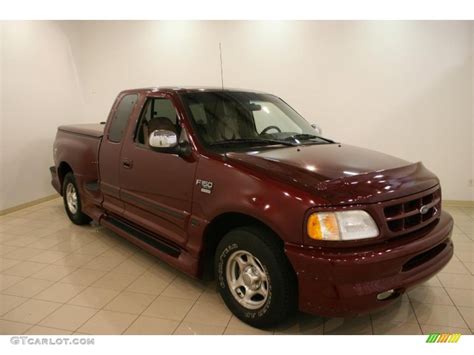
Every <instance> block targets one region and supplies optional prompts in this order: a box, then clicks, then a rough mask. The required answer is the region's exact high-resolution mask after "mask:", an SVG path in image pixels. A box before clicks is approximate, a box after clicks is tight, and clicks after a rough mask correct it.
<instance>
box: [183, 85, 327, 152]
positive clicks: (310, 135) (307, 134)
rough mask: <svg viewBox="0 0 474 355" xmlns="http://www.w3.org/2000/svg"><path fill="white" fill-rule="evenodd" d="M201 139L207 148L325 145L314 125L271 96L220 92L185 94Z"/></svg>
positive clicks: (187, 105)
mask: <svg viewBox="0 0 474 355" xmlns="http://www.w3.org/2000/svg"><path fill="white" fill-rule="evenodd" d="M181 97H182V100H183V103H184V105H185V107H186V109H187V111H188V114H189V115H190V116H191V120H192V123H193V126H194V127H195V129H196V131H197V134H198V136H199V139H200V140H201V142H202V143H203V144H204V145H205V146H207V147H216V146H220V147H224V146H228V145H233V146H235V145H236V144H240V145H247V146H255V145H269V144H285V145H299V144H322V143H329V142H332V141H330V140H327V139H324V138H321V137H318V136H316V132H315V131H314V129H313V128H312V127H311V125H310V124H309V123H308V122H307V121H306V120H305V119H304V118H303V117H301V116H300V115H299V114H298V113H297V112H296V111H295V110H293V109H292V108H291V107H290V106H288V105H287V104H286V103H285V102H284V101H282V100H281V99H279V98H277V97H275V96H273V95H268V94H258V93H247V92H233V91H216V92H190V93H183V94H181Z"/></svg>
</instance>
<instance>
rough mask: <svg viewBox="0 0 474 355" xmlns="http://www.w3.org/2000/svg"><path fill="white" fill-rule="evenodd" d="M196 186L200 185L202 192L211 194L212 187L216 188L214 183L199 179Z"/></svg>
mask: <svg viewBox="0 0 474 355" xmlns="http://www.w3.org/2000/svg"><path fill="white" fill-rule="evenodd" d="M196 185H199V186H200V187H201V192H204V193H206V194H210V193H211V192H212V187H213V186H214V183H213V182H212V181H206V180H201V179H197V180H196Z"/></svg>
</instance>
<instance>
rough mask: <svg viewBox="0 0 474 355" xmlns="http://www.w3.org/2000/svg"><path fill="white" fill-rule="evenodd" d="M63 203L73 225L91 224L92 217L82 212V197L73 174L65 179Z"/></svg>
mask: <svg viewBox="0 0 474 355" xmlns="http://www.w3.org/2000/svg"><path fill="white" fill-rule="evenodd" d="M63 201H64V208H65V210H66V213H67V215H68V217H69V219H70V220H71V221H72V223H74V224H77V225H83V224H88V223H90V221H91V219H90V217H89V216H87V215H85V214H84V213H83V212H82V204H81V196H80V195H79V190H78V189H77V184H76V179H75V178H74V174H73V173H67V174H66V176H65V177H64V181H63Z"/></svg>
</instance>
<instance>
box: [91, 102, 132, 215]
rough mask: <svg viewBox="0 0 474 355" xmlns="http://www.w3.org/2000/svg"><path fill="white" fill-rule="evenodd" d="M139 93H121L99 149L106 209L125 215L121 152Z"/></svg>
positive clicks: (101, 184)
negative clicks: (121, 188) (122, 194)
mask: <svg viewBox="0 0 474 355" xmlns="http://www.w3.org/2000/svg"><path fill="white" fill-rule="evenodd" d="M137 101H138V95H137V94H126V93H125V94H121V95H120V96H119V97H118V98H117V100H116V102H115V104H114V106H113V107H112V110H111V112H110V115H109V119H108V120H107V125H106V127H105V134H104V137H103V138H102V143H101V145H100V151H99V172H100V189H101V191H102V193H103V195H104V201H103V207H104V209H105V210H106V211H108V212H112V213H115V214H118V215H123V212H124V204H123V202H122V201H121V199H120V180H119V176H120V174H119V173H120V167H121V165H122V162H121V159H120V153H121V150H122V143H123V140H124V137H125V131H126V128H127V124H128V122H129V120H130V117H131V115H132V114H133V113H134V110H135V108H136V106H137Z"/></svg>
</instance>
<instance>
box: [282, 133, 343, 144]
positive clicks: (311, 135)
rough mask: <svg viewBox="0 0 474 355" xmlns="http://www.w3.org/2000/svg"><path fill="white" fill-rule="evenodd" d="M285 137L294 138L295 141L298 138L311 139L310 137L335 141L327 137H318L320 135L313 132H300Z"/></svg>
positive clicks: (329, 141) (330, 141)
mask: <svg viewBox="0 0 474 355" xmlns="http://www.w3.org/2000/svg"><path fill="white" fill-rule="evenodd" d="M285 139H294V140H296V141H298V140H311V139H321V140H323V141H326V142H328V143H335V142H334V141H333V140H331V139H327V138H323V137H320V136H316V135H314V134H308V133H300V134H293V135H292V136H289V137H287V138H285Z"/></svg>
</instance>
